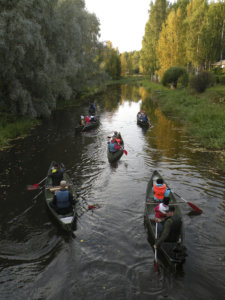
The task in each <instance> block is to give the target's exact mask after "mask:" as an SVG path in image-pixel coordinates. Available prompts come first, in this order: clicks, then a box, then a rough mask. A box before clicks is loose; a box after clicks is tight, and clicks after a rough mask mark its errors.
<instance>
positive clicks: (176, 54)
mask: <svg viewBox="0 0 225 300" xmlns="http://www.w3.org/2000/svg"><path fill="white" fill-rule="evenodd" d="M184 33H185V31H184V26H183V20H182V15H181V10H180V8H178V9H177V11H175V10H174V9H173V10H171V12H170V13H169V15H168V17H167V20H166V22H165V23H164V24H163V27H162V31H161V33H160V37H159V41H158V48H157V55H158V60H159V64H160V70H159V71H158V73H159V75H160V76H162V75H163V73H164V72H165V71H166V70H167V69H168V68H169V67H172V66H185V64H186V57H185V47H184V42H185V35H184Z"/></svg>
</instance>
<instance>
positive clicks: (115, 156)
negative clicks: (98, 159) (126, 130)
mask: <svg viewBox="0 0 225 300" xmlns="http://www.w3.org/2000/svg"><path fill="white" fill-rule="evenodd" d="M120 137H121V135H120ZM120 145H121V146H122V147H123V146H124V142H123V139H122V137H121V139H120ZM123 153H124V151H123V149H120V150H118V151H116V152H110V151H109V143H108V145H107V157H108V161H109V163H110V164H111V163H114V162H116V161H118V160H120V158H121V157H122V156H123Z"/></svg>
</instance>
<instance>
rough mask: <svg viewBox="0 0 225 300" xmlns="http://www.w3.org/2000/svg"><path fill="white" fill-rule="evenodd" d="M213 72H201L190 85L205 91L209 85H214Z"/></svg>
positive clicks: (199, 90) (198, 90) (193, 78)
mask: <svg viewBox="0 0 225 300" xmlns="http://www.w3.org/2000/svg"><path fill="white" fill-rule="evenodd" d="M213 81H214V78H213V74H212V73H209V72H201V73H199V74H198V75H195V76H193V77H192V78H191V80H190V86H191V87H192V88H193V89H194V90H196V91H197V92H198V93H203V92H204V91H205V90H206V88H207V87H209V86H210V85H213Z"/></svg>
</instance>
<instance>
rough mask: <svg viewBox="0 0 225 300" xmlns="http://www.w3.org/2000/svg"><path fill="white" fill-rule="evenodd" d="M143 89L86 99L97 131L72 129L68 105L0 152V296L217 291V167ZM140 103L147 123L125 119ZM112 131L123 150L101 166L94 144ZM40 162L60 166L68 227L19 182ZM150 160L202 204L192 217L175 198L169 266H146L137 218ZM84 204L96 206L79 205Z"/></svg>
mask: <svg viewBox="0 0 225 300" xmlns="http://www.w3.org/2000/svg"><path fill="white" fill-rule="evenodd" d="M147 97H148V95H147V94H146V91H144V90H142V89H138V88H136V87H135V86H121V87H113V88H109V89H108V90H107V91H106V92H105V93H104V94H103V95H99V96H98V97H97V98H96V103H97V105H98V115H100V120H101V124H100V126H99V127H98V128H97V129H95V130H92V131H90V132H84V133H82V134H75V127H76V125H77V122H78V119H79V116H80V114H83V113H86V112H87V107H79V108H77V107H70V108H68V109H65V110H61V111H57V112H55V113H54V114H53V116H52V118H51V119H49V120H46V121H45V122H44V123H43V124H42V125H41V126H39V127H37V128H35V129H34V130H33V131H32V133H31V134H30V135H29V136H27V137H26V138H24V139H20V140H17V141H14V142H13V143H12V145H13V147H12V148H9V149H7V150H5V151H2V152H0V158H1V160H0V167H1V168H0V174H1V177H0V178H1V179H0V188H1V211H0V218H1V223H0V240H1V243H0V271H1V272H0V299H4V300H5V299H14V300H15V299H35V300H36V299H54V300H57V299H60V300H61V299H69V300H70V299H84V300H89V299H90V300H92V299H96V300H101V299H110V300H118V299H121V300H122V299H128V300H136V299H138V300H139V299H179V300H182V299H204V300H208V299H224V295H225V287H224V285H225V251H224V246H225V234H224V233H225V194H224V182H225V174H224V173H222V172H219V171H218V170H217V169H216V167H215V165H216V157H215V156H214V155H213V154H212V153H211V152H207V151H200V148H199V145H198V144H197V143H196V142H195V141H194V140H193V139H192V138H191V137H188V136H187V135H186V133H185V128H184V126H183V125H182V124H180V123H179V122H177V121H176V119H175V118H174V119H172V120H171V119H170V120H169V119H168V118H167V117H166V116H164V115H163V113H162V112H161V111H160V109H159V108H158V107H157V105H156V104H154V103H150V104H148V102H147V101H146V98H147ZM141 105H142V107H144V108H145V109H146V110H147V112H148V116H149V117H150V119H151V123H152V125H153V126H152V128H150V129H149V130H143V129H142V128H141V127H139V126H138V125H137V124H136V114H137V112H138V111H139V110H140V107H141ZM114 130H117V131H120V132H121V134H122V137H123V139H124V143H125V149H126V150H127V152H128V155H127V156H125V155H123V156H122V158H121V160H120V161H119V162H118V163H117V164H115V165H113V166H112V165H110V164H109V163H108V160H107V154H106V147H107V141H108V138H107V137H108V136H110V135H111V134H112V132H113V131H114ZM52 160H56V161H59V162H63V163H64V164H65V166H66V167H67V169H68V172H69V174H70V175H71V177H72V179H73V182H74V184H75V186H76V189H77V192H78V195H79V201H80V202H79V217H78V221H77V228H76V231H75V232H74V234H75V235H74V236H68V235H66V234H64V233H63V232H62V231H61V229H60V228H58V226H57V224H55V223H54V221H53V220H52V218H51V216H50V215H49V213H48V211H47V209H46V205H45V202H44V198H43V194H42V193H40V195H39V196H37V195H38V193H39V192H40V191H39V190H37V191H27V190H26V186H27V185H28V184H33V183H37V182H39V181H41V179H42V178H44V177H45V176H46V173H47V170H48V167H49V165H50V163H51V161H52ZM155 169H157V170H158V171H159V172H160V173H161V175H162V176H163V177H164V179H165V180H166V182H167V183H168V184H169V186H170V187H171V188H173V189H175V190H176V191H177V193H178V194H179V195H181V196H182V197H183V198H184V199H186V200H188V201H190V202H192V203H194V204H196V205H197V206H198V207H200V208H201V209H202V210H203V213H202V214H201V215H196V214H193V213H191V208H190V207H189V205H187V204H186V203H185V202H184V203H183V204H181V210H182V215H183V221H184V228H185V245H186V247H187V253H188V256H187V259H186V262H185V264H184V265H183V268H182V270H179V272H176V273H175V272H174V271H171V270H170V269H169V267H168V266H165V265H164V264H163V263H160V264H159V273H158V274H156V273H155V270H154V253H153V250H152V248H151V246H150V244H149V242H148V239H147V233H146V230H145V226H144V204H145V193H146V188H147V183H148V181H149V179H150V177H151V174H152V172H153V170H155ZM36 196H37V197H36ZM34 197H36V199H34V200H33V198H34ZM88 204H90V205H92V204H95V205H98V206H99V208H98V209H96V210H94V211H86V210H85V208H87V205H88Z"/></svg>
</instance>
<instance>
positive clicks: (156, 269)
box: [154, 223, 158, 273]
mask: <svg viewBox="0 0 225 300" xmlns="http://www.w3.org/2000/svg"><path fill="white" fill-rule="evenodd" d="M157 227H158V223H156V226H155V242H156V240H157ZM154 265H155V272H156V273H157V272H158V259H157V247H156V248H155V261H154Z"/></svg>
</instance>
